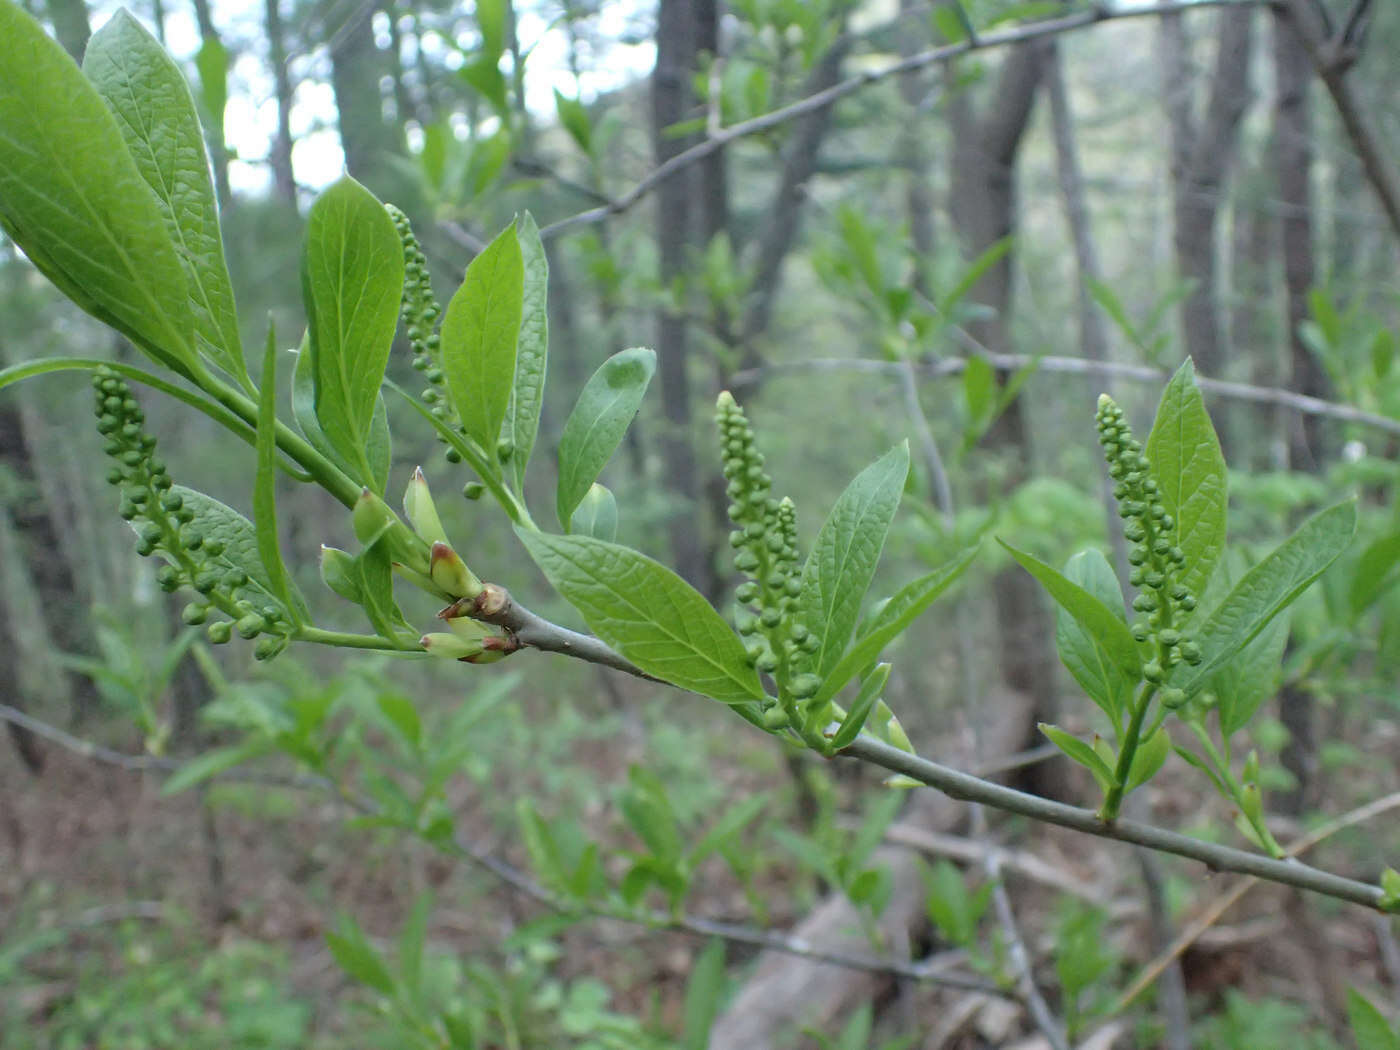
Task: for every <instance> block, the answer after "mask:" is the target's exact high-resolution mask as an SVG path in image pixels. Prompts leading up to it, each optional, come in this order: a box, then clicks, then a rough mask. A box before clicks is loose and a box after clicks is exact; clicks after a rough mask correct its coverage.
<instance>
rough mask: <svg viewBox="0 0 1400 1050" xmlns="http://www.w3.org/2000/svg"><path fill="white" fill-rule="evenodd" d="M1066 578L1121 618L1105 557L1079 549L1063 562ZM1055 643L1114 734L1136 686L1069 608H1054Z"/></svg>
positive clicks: (1120, 600) (1113, 577)
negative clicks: (1106, 717) (1104, 716)
mask: <svg viewBox="0 0 1400 1050" xmlns="http://www.w3.org/2000/svg"><path fill="white" fill-rule="evenodd" d="M1064 574H1065V579H1067V580H1069V581H1070V582H1071V583H1074V584H1077V585H1078V586H1080V587H1082V588H1083V589H1084V590H1085V591H1087V592H1088V593H1089V594H1091V595H1093V597H1095V598H1097V599H1098V600H1099V601H1100V602H1102V603H1103V605H1104V606H1105V607H1106V608H1108V609H1109V610H1110V611H1113V612H1115V613H1117V614H1118V618H1119V619H1120V620H1121V619H1123V614H1122V612H1121V611H1120V610H1122V608H1123V591H1122V589H1121V588H1120V587H1119V584H1118V577H1117V576H1116V575H1114V572H1113V569H1112V568H1111V567H1110V566H1109V564H1108V560H1107V559H1106V558H1105V557H1104V556H1103V555H1102V554H1101V553H1100V552H1099V551H1097V550H1093V549H1090V550H1084V551H1080V552H1079V553H1078V554H1076V555H1075V556H1074V557H1072V558H1070V560H1069V561H1068V562H1067V563H1066V564H1065V573H1064ZM1055 646H1056V648H1057V649H1058V650H1059V653H1060V660H1061V662H1063V663H1064V665H1065V667H1066V668H1067V669H1068V670H1069V673H1070V674H1071V675H1073V676H1074V680H1075V681H1076V682H1078V683H1079V685H1080V687H1081V688H1082V689H1083V690H1084V692H1085V693H1086V694H1087V695H1088V697H1089V699H1090V700H1092V701H1094V703H1095V704H1097V705H1098V707H1099V709H1100V710H1101V711H1103V713H1104V714H1106V715H1108V720H1109V723H1110V724H1111V725H1112V726H1113V729H1114V732H1115V733H1117V732H1119V731H1120V730H1121V729H1122V726H1123V711H1124V706H1125V704H1126V703H1127V702H1128V700H1129V698H1130V697H1131V696H1132V692H1133V689H1134V688H1135V687H1136V686H1137V681H1136V679H1133V678H1130V677H1129V676H1128V675H1127V674H1125V673H1124V671H1123V669H1122V668H1121V667H1119V666H1118V664H1116V663H1115V662H1114V661H1113V660H1112V659H1110V658H1109V655H1108V651H1107V650H1106V649H1105V648H1104V647H1103V646H1102V645H1101V644H1100V643H1099V642H1098V640H1097V639H1096V638H1095V637H1094V635H1093V634H1092V633H1090V631H1089V630H1088V629H1087V628H1086V627H1085V626H1084V625H1083V624H1081V623H1080V622H1079V621H1078V620H1076V619H1075V618H1074V616H1073V615H1072V614H1071V613H1070V612H1069V610H1067V609H1065V608H1063V607H1061V608H1057V609H1056V610H1055Z"/></svg>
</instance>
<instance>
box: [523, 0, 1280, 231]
mask: <svg viewBox="0 0 1400 1050" xmlns="http://www.w3.org/2000/svg"><path fill="white" fill-rule="evenodd" d="M1261 2H1262V0H1184V2H1183V0H1178V2H1171V3H1160V4H1151V5H1147V6H1143V7H1131V8H1117V7H1108V6H1104V5H1100V6H1095V7H1092V8H1090V9H1089V10H1087V11H1079V12H1076V13H1074V14H1071V15H1065V16H1064V17H1062V18H1050V19H1046V20H1044V21H1041V22H1034V23H1031V24H1030V25H1024V26H1016V27H1015V28H1012V29H1007V30H1003V31H1002V32H999V33H988V34H987V35H985V36H976V37H971V38H969V39H967V40H963V41H961V42H959V43H956V44H949V45H947V46H945V47H935V48H931V49H929V50H927V51H920V52H919V53H917V54H914V55H910V56H909V57H907V58H901V59H899V60H897V61H894V62H891V63H890V64H889V65H888V66H884V67H883V68H880V69H872V70H867V71H865V72H862V73H860V74H858V75H856V76H853V77H849V78H847V79H846V80H843V81H841V82H839V83H837V84H834V85H832V86H831V87H829V88H827V89H825V90H823V91H818V92H816V93H814V94H811V95H808V96H807V97H805V98H802V99H799V100H798V101H796V102H793V103H792V104H790V105H787V106H783V107H781V108H779V109H775V110H773V111H772V112H771V113H764V114H762V115H761V116H757V117H754V118H753V119H751V120H745V121H741V122H740V123H738V124H731V125H730V126H729V127H727V128H724V129H722V130H720V131H719V132H717V133H715V134H713V135H711V136H710V137H709V138H706V139H705V140H704V141H702V142H698V143H696V144H695V145H694V146H691V147H690V148H689V149H687V150H683V151H681V152H680V153H678V154H676V155H675V156H674V157H671V158H670V159H669V160H667V161H666V162H665V163H663V164H660V165H658V166H657V167H656V168H654V169H653V170H652V171H651V172H650V173H649V174H647V175H646V176H644V177H643V178H642V179H641V180H640V181H639V182H637V183H636V185H634V186H633V187H632V188H631V189H630V190H628V191H627V192H626V193H624V194H622V195H621V196H620V197H615V198H614V199H613V200H611V201H610V202H609V203H607V204H604V205H600V206H598V207H596V208H590V209H588V210H587V211H582V212H579V213H578V214H577V215H571V216H569V217H568V218H564V219H560V220H558V221H557V222H552V223H550V224H549V225H548V226H545V227H544V228H543V229H542V230H540V236H541V237H543V238H546V239H548V238H550V237H555V236H558V235H559V234H561V233H564V232H565V231H567V230H571V229H574V228H575V227H579V226H588V225H592V224H593V223H597V222H602V221H603V220H605V219H608V218H610V217H611V216H614V215H620V214H622V213H623V212H625V211H627V210H628V209H630V208H632V207H634V206H635V205H636V204H637V203H638V202H639V201H641V200H642V199H643V198H644V197H645V196H646V195H647V194H649V193H650V192H651V191H652V190H654V189H655V188H656V187H657V186H658V185H660V184H661V183H662V182H665V181H666V180H667V179H669V178H671V176H673V175H675V174H676V173H677V172H680V171H683V170H684V169H686V168H688V167H689V166H690V165H692V164H694V163H696V162H697V161H699V160H701V159H702V158H704V157H707V156H709V155H710V154H711V153H714V152H715V151H716V150H719V149H723V148H724V147H725V146H727V145H728V144H729V143H731V142H734V141H735V140H737V139H741V138H747V137H748V136H750V135H757V134H759V133H760V132H764V131H767V130H769V129H770V128H775V127H778V126H780V125H782V124H786V123H788V122H789V121H792V120H796V119H797V118H798V117H802V116H805V115H806V114H808V113H811V112H814V111H815V110H819V109H822V108H823V107H825V106H830V105H831V104H832V103H834V102H836V101H838V100H840V99H843V98H845V97H846V96H847V95H851V94H854V93H855V92H857V91H859V90H861V89H862V88H865V87H868V86H869V85H871V84H877V83H879V82H880V81H882V80H886V79H888V78H889V77H893V76H898V75H899V74H901V73H909V72H912V71H914V70H917V69H922V68H924V67H926V66H931V65H937V64H939V63H943V62H951V61H952V60H953V59H955V58H959V57H960V56H962V55H966V54H971V53H972V52H974V51H982V50H986V49H988V48H995V47H1009V46H1011V45H1014V44H1022V43H1026V42H1027V41H1032V40H1041V39H1045V38H1047V37H1052V36H1057V35H1059V34H1061V33H1068V32H1072V31H1074V30H1078V29H1083V28H1086V27H1088V26H1092V25H1097V24H1098V23H1100V22H1108V21H1114V20H1117V19H1123V18H1141V17H1146V16H1151V15H1163V14H1170V13H1172V12H1175V11H1188V10H1196V9H1198V8H1205V7H1240V6H1245V7H1254V6H1259V4H1260V3H1261Z"/></svg>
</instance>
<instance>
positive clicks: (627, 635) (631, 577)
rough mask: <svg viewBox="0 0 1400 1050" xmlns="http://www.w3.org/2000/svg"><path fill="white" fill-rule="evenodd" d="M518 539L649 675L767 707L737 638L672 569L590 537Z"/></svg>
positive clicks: (598, 629)
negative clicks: (763, 702)
mask: <svg viewBox="0 0 1400 1050" xmlns="http://www.w3.org/2000/svg"><path fill="white" fill-rule="evenodd" d="M516 534H517V535H518V536H519V537H520V542H521V543H523V544H524V545H525V548H526V550H528V551H529V552H530V556H531V557H532V558H533V559H534V560H535V564H536V565H538V566H539V567H540V569H541V571H542V572H543V573H544V574H545V576H546V577H547V578H548V580H549V582H550V583H551V584H552V585H553V586H554V588H555V589H556V590H557V591H558V592H559V593H560V594H562V595H563V596H564V597H565V598H566V599H567V600H568V601H569V603H570V604H571V605H573V607H574V608H575V609H577V610H578V611H579V612H580V613H582V614H583V618H584V620H585V621H586V622H587V624H588V626H589V627H590V628H592V630H593V631H594V633H595V634H597V635H598V637H599V638H601V639H603V641H605V642H607V643H608V644H609V645H610V646H612V647H613V648H614V649H616V650H617V651H618V652H620V653H621V654H622V655H623V656H625V657H626V658H627V659H628V660H631V661H632V662H633V663H634V664H636V665H637V666H638V667H640V668H641V669H642V670H643V671H646V672H647V673H648V674H651V675H655V676H656V677H657V678H660V679H662V680H663V681H667V682H670V683H671V684H672V685H676V686H679V687H680V688H682V689H689V690H692V691H693V692H696V693H700V694H702V695H704V696H709V697H712V698H714V699H716V700H721V701H723V702H725V703H743V702H745V701H748V700H761V699H763V695H764V693H763V687H762V686H761V685H760V684H759V681H758V675H757V674H756V673H755V672H754V669H753V668H752V667H750V666H749V664H748V660H747V655H746V654H745V652H744V646H743V644H742V643H741V642H740V641H739V639H738V637H737V636H736V635H735V634H734V632H733V631H731V630H730V629H729V627H728V626H727V625H726V624H725V622H724V620H722V619H721V618H720V615H719V613H717V612H715V610H714V609H712V608H711V607H710V603H709V602H707V601H705V599H704V598H703V597H701V596H700V593H699V592H698V591H696V590H695V588H694V587H692V586H690V584H688V583H686V582H685V581H684V580H682V579H681V578H680V577H679V576H677V575H676V574H675V573H673V572H672V571H671V570H670V569H668V568H666V567H665V566H664V565H661V564H659V563H657V562H655V561H653V560H652V559H650V558H648V557H647V556H646V555H644V554H640V553H638V552H637V551H634V550H632V549H631V548H629V547H621V546H618V545H617V544H614V543H605V542H604V541H602V540H595V539H593V538H592V537H589V536H550V535H547V534H545V533H541V532H532V531H528V530H525V529H517V530H516Z"/></svg>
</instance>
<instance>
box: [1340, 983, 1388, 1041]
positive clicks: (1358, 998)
mask: <svg viewBox="0 0 1400 1050" xmlns="http://www.w3.org/2000/svg"><path fill="white" fill-rule="evenodd" d="M1347 1018H1348V1019H1349V1020H1350V1021H1351V1034H1352V1036H1353V1037H1354V1038H1355V1039H1356V1045H1357V1046H1358V1047H1361V1048H1362V1050H1400V1035H1397V1034H1396V1032H1395V1029H1394V1028H1392V1027H1391V1026H1390V1022H1389V1021H1387V1020H1386V1019H1385V1014H1383V1013H1381V1012H1380V1010H1378V1009H1376V1006H1375V1004H1374V1003H1372V1002H1371V1000H1369V999H1367V998H1366V997H1365V996H1364V995H1362V994H1361V993H1360V992H1358V991H1357V990H1356V989H1355V988H1348V989H1347Z"/></svg>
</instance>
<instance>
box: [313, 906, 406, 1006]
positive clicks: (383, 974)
mask: <svg viewBox="0 0 1400 1050" xmlns="http://www.w3.org/2000/svg"><path fill="white" fill-rule="evenodd" d="M340 926H341V932H339V933H331V932H327V933H326V946H327V947H328V948H330V950H331V954H332V955H333V956H335V961H336V962H337V963H339V964H340V968H341V969H342V970H344V971H345V972H346V973H347V974H349V975H350V976H351V977H353V978H354V979H355V980H357V981H359V982H360V983H361V984H363V985H367V986H368V987H370V988H373V989H374V990H375V991H376V992H379V993H380V994H382V995H393V994H394V978H393V977H392V976H391V975H390V974H389V969H388V967H386V966H385V965H384V960H383V959H381V958H380V956H379V953H378V952H376V951H375V950H374V948H373V946H371V945H370V943H369V939H368V938H366V937H365V935H364V931H363V930H361V929H360V928H359V927H358V926H356V925H355V922H354V920H353V919H351V918H349V917H348V916H343V917H342V918H341V923H340Z"/></svg>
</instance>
